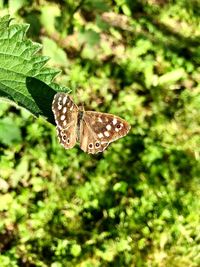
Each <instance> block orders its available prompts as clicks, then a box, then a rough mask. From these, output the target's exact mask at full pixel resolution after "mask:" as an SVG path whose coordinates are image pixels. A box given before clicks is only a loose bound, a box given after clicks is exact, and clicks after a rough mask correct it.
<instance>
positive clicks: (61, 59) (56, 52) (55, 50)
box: [43, 37, 68, 67]
mask: <svg viewBox="0 0 200 267" xmlns="http://www.w3.org/2000/svg"><path fill="white" fill-rule="evenodd" d="M43 54H45V55H47V56H49V57H50V58H51V60H50V63H52V65H54V66H56V65H58V66H60V67H61V66H62V67H66V66H67V65H68V60H67V56H66V53H65V52H64V51H63V50H62V49H61V48H60V47H59V46H58V45H57V43H56V42H54V41H53V40H51V39H49V38H47V37H46V38H43Z"/></svg>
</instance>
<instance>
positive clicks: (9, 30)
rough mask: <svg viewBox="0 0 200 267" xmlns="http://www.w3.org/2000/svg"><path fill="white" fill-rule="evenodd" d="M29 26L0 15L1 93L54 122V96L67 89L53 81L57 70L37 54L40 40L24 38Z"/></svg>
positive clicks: (1, 95)
mask: <svg viewBox="0 0 200 267" xmlns="http://www.w3.org/2000/svg"><path fill="white" fill-rule="evenodd" d="M28 27H29V25H27V24H23V25H18V24H12V25H10V19H9V17H8V16H5V17H3V18H1V19H0V97H4V98H7V99H9V100H11V101H13V102H15V103H16V104H18V105H19V106H22V107H24V108H26V109H27V110H29V111H30V112H31V113H32V114H34V115H35V116H39V115H42V116H44V117H45V118H46V119H47V120H48V121H50V122H52V123H53V122H54V120H53V115H52V111H51V103H52V100H53V96H54V94H55V93H56V91H69V89H67V88H64V87H61V86H58V85H56V84H54V83H53V82H52V80H53V79H54V77H55V76H56V75H57V74H58V73H59V71H57V70H54V69H49V68H45V67H44V65H45V63H46V62H47V61H48V58H47V57H44V56H40V55H37V54H36V53H37V52H38V51H39V50H40V49H41V45H40V44H38V43H34V42H32V41H30V40H28V39H26V37H25V36H26V32H27V30H28Z"/></svg>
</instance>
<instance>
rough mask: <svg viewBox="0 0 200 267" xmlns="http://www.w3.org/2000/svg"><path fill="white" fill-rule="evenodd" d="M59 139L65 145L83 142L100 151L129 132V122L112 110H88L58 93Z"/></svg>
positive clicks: (86, 147) (83, 146) (55, 108)
mask: <svg viewBox="0 0 200 267" xmlns="http://www.w3.org/2000/svg"><path fill="white" fill-rule="evenodd" d="M52 111H53V114H54V118H55V122H56V129H57V135H58V140H59V142H60V143H61V145H62V146H63V147H64V148H65V149H69V148H72V147H74V146H75V144H76V142H77V141H79V142H80V148H81V149H82V150H83V151H84V152H87V153H91V154H96V153H99V152H102V151H104V150H105V149H106V148H107V146H108V145H109V144H110V143H111V142H113V141H115V140H117V139H119V138H121V137H123V136H125V135H127V133H128V132H129V130H130V126H129V124H128V123H127V122H126V121H125V120H123V119H121V118H120V117H117V116H115V115H112V114H108V113H101V112H95V111H84V110H83V108H81V107H78V106H77V105H76V104H75V103H74V102H73V100H72V98H71V97H70V96H69V95H68V94H66V93H57V94H55V96H54V99H53V102H52Z"/></svg>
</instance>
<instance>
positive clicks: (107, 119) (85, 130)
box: [80, 111, 130, 154]
mask: <svg viewBox="0 0 200 267" xmlns="http://www.w3.org/2000/svg"><path fill="white" fill-rule="evenodd" d="M129 130H130V126H129V124H128V123H127V122H126V121H125V120H123V119H121V118H120V117H117V116H115V115H112V114H108V113H100V112H94V111H86V112H84V115H83V119H82V121H81V124H80V147H81V149H82V150H83V151H85V152H88V153H92V154H95V153H98V152H102V151H103V150H104V149H105V148H106V147H107V146H108V145H109V143H111V142H113V141H115V140H117V139H119V138H121V137H123V136H124V135H126V134H127V133H128V132H129Z"/></svg>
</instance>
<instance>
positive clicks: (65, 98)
mask: <svg viewBox="0 0 200 267" xmlns="http://www.w3.org/2000/svg"><path fill="white" fill-rule="evenodd" d="M66 102H67V96H65V97H64V98H63V105H65V104H66Z"/></svg>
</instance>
